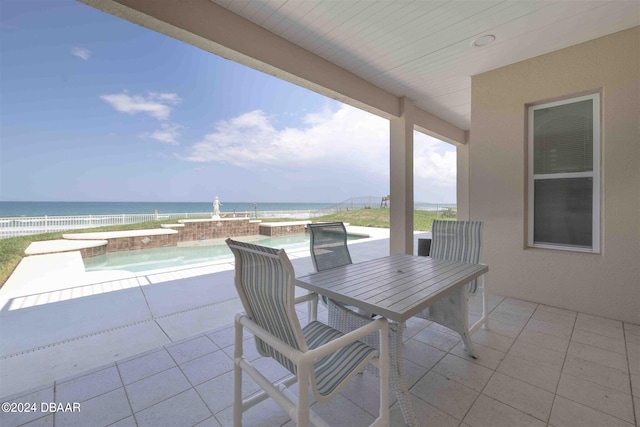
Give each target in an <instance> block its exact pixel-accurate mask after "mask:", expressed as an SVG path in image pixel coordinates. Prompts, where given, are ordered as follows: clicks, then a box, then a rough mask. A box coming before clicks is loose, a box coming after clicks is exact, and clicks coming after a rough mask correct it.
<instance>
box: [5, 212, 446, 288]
mask: <svg viewBox="0 0 640 427" xmlns="http://www.w3.org/2000/svg"><path fill="white" fill-rule="evenodd" d="M448 217H449V218H451V217H453V218H455V212H452V211H443V212H431V211H414V215H413V221H414V230H418V231H431V226H432V224H433V220H434V219H437V218H440V219H446V218H448ZM263 220H264V221H265V222H274V221H291V219H289V218H275V219H274V218H268V219H263ZM313 221H342V222H346V223H349V224H351V225H358V226H363V227H379V228H389V209H355V210H351V211H344V212H340V213H336V214H332V215H325V216H322V217H317V218H313ZM166 222H167V220H159V221H147V222H140V223H137V224H122V225H110V226H106V227H97V228H87V229H82V230H69V231H62V232H57V233H45V234H32V235H29V236H21V237H12V238H9V239H0V288H1V287H2V285H4V283H5V282H6V281H7V279H8V278H9V276H11V273H13V270H15V268H16V267H17V265H18V264H19V263H20V261H21V260H22V258H23V256H24V251H25V249H27V247H28V246H29V244H30V243H32V242H38V241H42V240H56V239H62V235H63V234H66V233H91V232H96V231H119V230H144V229H150V228H159V227H160V224H164V223H166Z"/></svg>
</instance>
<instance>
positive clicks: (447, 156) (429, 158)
mask: <svg viewBox="0 0 640 427" xmlns="http://www.w3.org/2000/svg"><path fill="white" fill-rule="evenodd" d="M413 170H414V177H415V179H416V180H417V179H424V180H427V181H430V182H434V183H437V184H438V185H444V186H455V185H456V173H457V167H456V149H455V147H454V146H453V145H448V144H446V143H444V142H442V141H439V140H437V139H435V138H432V137H430V136H428V135H425V134H423V133H418V132H415V133H414V144H413Z"/></svg>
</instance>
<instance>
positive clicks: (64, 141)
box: [0, 0, 456, 203]
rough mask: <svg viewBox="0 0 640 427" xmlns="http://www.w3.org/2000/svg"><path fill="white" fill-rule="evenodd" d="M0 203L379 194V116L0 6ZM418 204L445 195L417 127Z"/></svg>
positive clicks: (136, 30) (74, 22)
mask: <svg viewBox="0 0 640 427" xmlns="http://www.w3.org/2000/svg"><path fill="white" fill-rule="evenodd" d="M0 31H1V33H0V200H4V201H10V200H17V201H28V200H33V201H209V200H212V198H213V197H214V196H215V195H217V196H219V197H220V199H221V200H227V201H236V202H242V201H258V202H340V201H343V200H346V199H348V198H351V197H359V196H381V195H385V194H388V193H389V161H388V157H389V148H388V139H389V123H388V121H387V120H385V119H382V118H379V117H376V116H374V115H372V114H369V113H366V112H364V111H361V110H358V109H356V108H353V107H350V106H347V105H344V104H342V103H340V102H337V101H335V100H332V99H329V98H326V97H324V96H322V95H319V94H316V93H315V92H311V91H309V90H307V89H304V88H301V87H298V86H295V85H293V84H290V83H288V82H285V81H282V80H279V79H277V78H275V77H272V76H269V75H266V74H263V73H261V72H259V71H256V70H253V69H251V68H248V67H245V66H243V65H240V64H237V63H234V62H232V61H228V60H226V59H223V58H220V57H218V56H215V55H213V54H210V53H208V52H205V51H203V50H200V49H198V48H196V47H193V46H190V45H187V44H185V43H183V42H180V41H177V40H174V39H172V38H170V37H167V36H165V35H162V34H159V33H155V32H153V31H150V30H147V29H145V28H142V27H139V26H137V25H134V24H132V23H130V22H128V21H124V20H121V19H119V18H116V17H114V16H111V15H108V14H106V13H103V12H101V11H99V10H96V9H93V8H91V7H89V6H86V5H84V4H82V3H78V2H75V1H71V0H68V1H67V0H64V1H63V0H45V1H35V0H0ZM414 161H415V181H414V186H415V194H414V197H415V200H416V201H424V202H441V203H447V202H448V203H451V202H455V173H456V172H455V148H454V147H453V146H451V145H449V144H446V143H443V142H440V141H437V140H434V139H433V138H430V137H428V136H426V135H423V134H419V133H416V137H415V160H414Z"/></svg>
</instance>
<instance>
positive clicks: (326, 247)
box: [308, 222, 352, 271]
mask: <svg viewBox="0 0 640 427" xmlns="http://www.w3.org/2000/svg"><path fill="white" fill-rule="evenodd" d="M308 230H309V234H310V249H311V259H312V261H313V267H314V268H315V269H316V271H324V270H329V269H332V268H336V267H341V266H343V265H348V264H351V263H352V261H351V255H350V254H349V248H348V247H347V229H346V228H345V226H344V224H343V223H342V222H328V223H319V224H309V225H308Z"/></svg>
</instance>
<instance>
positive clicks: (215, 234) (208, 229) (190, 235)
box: [175, 218, 260, 242]
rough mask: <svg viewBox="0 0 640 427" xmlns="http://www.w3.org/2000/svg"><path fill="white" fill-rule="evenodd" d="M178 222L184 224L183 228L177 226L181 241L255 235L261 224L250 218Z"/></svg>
mask: <svg viewBox="0 0 640 427" xmlns="http://www.w3.org/2000/svg"><path fill="white" fill-rule="evenodd" d="M178 222H179V224H180V225H184V227H182V228H179V227H177V228H175V229H176V230H178V232H179V233H180V235H179V237H178V240H179V241H180V242H190V241H196V240H202V239H204V240H208V239H224V238H227V237H237V236H255V235H256V234H258V231H259V227H258V226H259V224H260V221H256V220H251V219H249V218H220V219H182V220H180V221H178Z"/></svg>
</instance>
